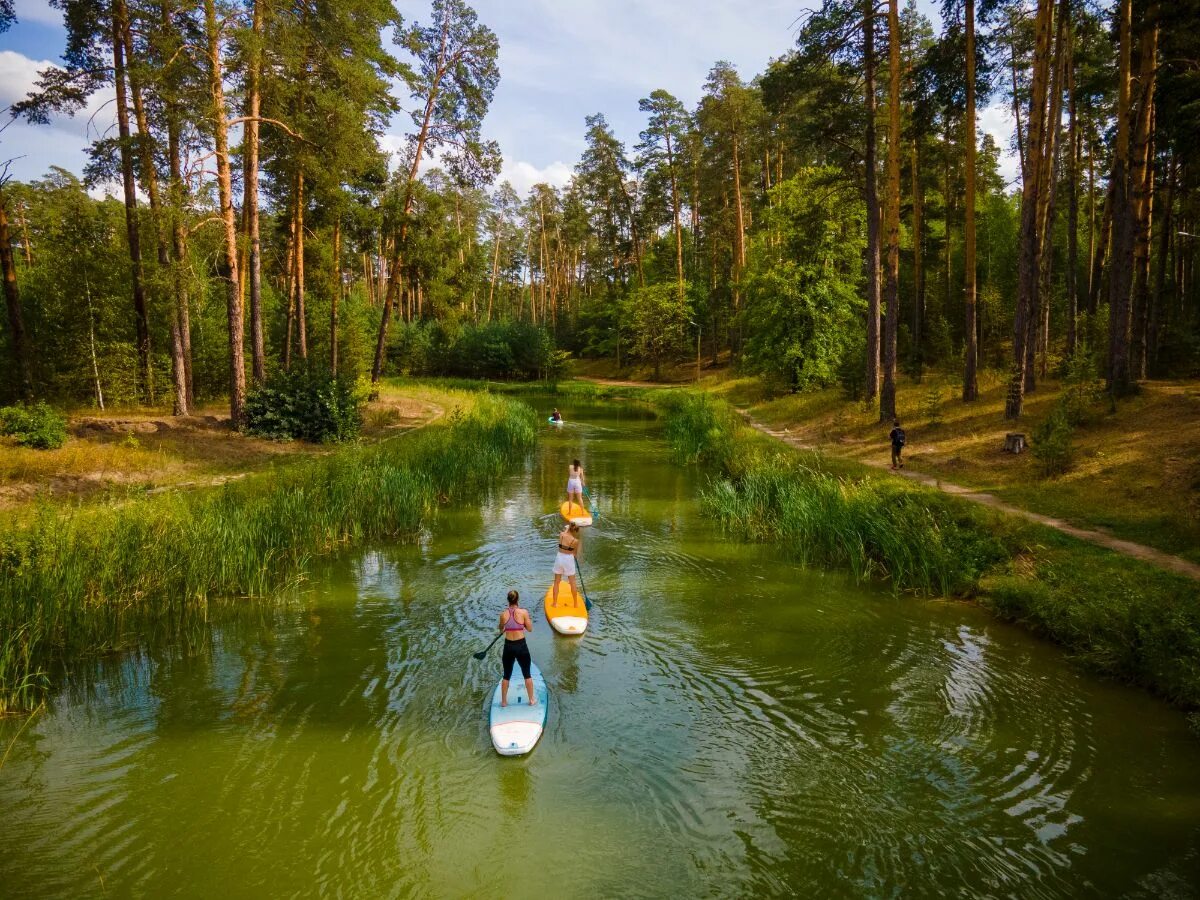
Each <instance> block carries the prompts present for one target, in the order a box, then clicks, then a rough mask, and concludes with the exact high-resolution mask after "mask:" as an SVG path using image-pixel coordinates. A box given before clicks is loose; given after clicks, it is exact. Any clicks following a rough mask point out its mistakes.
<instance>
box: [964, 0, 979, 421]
mask: <svg viewBox="0 0 1200 900" xmlns="http://www.w3.org/2000/svg"><path fill="white" fill-rule="evenodd" d="M966 31H967V35H966V36H967V114H966V121H965V122H964V129H963V147H964V149H965V150H966V151H967V153H966V160H965V167H966V172H965V173H964V174H965V176H966V193H967V196H966V211H965V212H964V213H963V296H964V300H965V303H966V310H965V313H966V314H965V316H964V319H963V332H964V336H965V338H966V347H965V348H964V361H963V392H962V398H963V400H964V401H965V402H970V401H972V400H975V399H976V398H977V397H978V396H979V379H978V376H977V372H976V370H977V368H978V366H979V340H978V332H979V326H978V325H977V324H976V321H975V0H966Z"/></svg>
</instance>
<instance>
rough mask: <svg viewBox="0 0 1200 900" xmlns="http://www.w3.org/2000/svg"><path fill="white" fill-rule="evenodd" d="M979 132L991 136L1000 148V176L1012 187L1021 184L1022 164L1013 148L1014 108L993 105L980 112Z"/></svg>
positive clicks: (1005, 104)
mask: <svg viewBox="0 0 1200 900" xmlns="http://www.w3.org/2000/svg"><path fill="white" fill-rule="evenodd" d="M978 122H979V131H980V132H981V133H986V134H990V135H991V136H992V139H993V140H995V142H996V146H997V147H999V148H1000V175H1001V176H1002V177H1003V178H1004V180H1005V182H1007V183H1008V184H1009V185H1010V186H1011V185H1013V184H1015V183H1017V182H1019V180H1020V177H1021V162H1020V159H1019V158H1018V156H1017V153H1016V151H1015V150H1013V148H1012V143H1013V136H1014V134H1015V133H1016V120H1014V119H1013V115H1012V107H1011V106H1009V105H1008V104H1007V103H1004V102H997V103H992V104H990V105H989V106H985V107H984V108H983V109H981V110H980V111H979V119H978Z"/></svg>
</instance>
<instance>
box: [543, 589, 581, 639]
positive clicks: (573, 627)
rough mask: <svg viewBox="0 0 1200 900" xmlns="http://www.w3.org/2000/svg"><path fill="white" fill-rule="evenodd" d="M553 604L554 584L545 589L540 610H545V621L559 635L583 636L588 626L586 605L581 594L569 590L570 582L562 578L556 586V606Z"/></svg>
mask: <svg viewBox="0 0 1200 900" xmlns="http://www.w3.org/2000/svg"><path fill="white" fill-rule="evenodd" d="M553 602H554V582H550V587H548V588H546V596H545V598H544V599H543V600H542V608H543V609H544V610H546V621H548V622H549V623H550V627H551V628H553V629H554V630H555V631H557V632H558V633H559V634H583V632H584V630H585V629H586V628H587V625H588V614H587V605H586V604H585V603H584V602H583V594H581V593H579V592H577V591H572V590H571V582H569V581H567V579H566V578H564V579H563V580H562V581H561V582H559V585H558V605H557V606H551V605H550V604H551V603H553Z"/></svg>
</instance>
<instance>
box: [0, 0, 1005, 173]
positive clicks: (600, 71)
mask: <svg viewBox="0 0 1200 900" xmlns="http://www.w3.org/2000/svg"><path fill="white" fill-rule="evenodd" d="M814 2H815V0H745V2H740V3H739V2H729V0H476V2H475V4H474V5H475V9H476V10H477V12H478V14H479V18H480V20H481V21H482V22H484V23H485V24H487V25H488V26H489V27H490V28H492V29H493V30H494V31H495V32H496V34H497V36H498V37H499V39H500V71H501V80H500V87H499V88H498V90H497V91H496V97H495V100H494V102H493V104H492V108H491V112H490V113H489V115H488V118H487V122H486V124H485V128H484V130H485V134H486V136H487V137H489V138H494V139H496V140H498V141H499V142H500V146H501V149H502V151H503V153H504V157H505V162H504V169H503V172H502V177H507V178H509V179H510V180H511V181H512V182H513V184H514V185H515V186H516V187H517V188H518V190H520V191H524V190H526V189H528V187H529V186H530V185H532V184H533V183H535V182H536V181H549V182H550V183H552V184H556V185H562V184H564V183H565V182H566V180H567V178H568V177H569V176H570V173H571V170H572V168H573V166H574V165H575V161H576V160H577V159H578V157H579V154H580V151H581V150H582V148H583V130H584V125H583V119H584V116H586V115H590V114H592V113H595V112H603V113H604V114H605V116H606V117H607V119H608V121H609V122H610V124H612V126H613V127H614V129H615V131H616V133H617V135H618V137H620V138H621V139H623V140H624V141H625V142H626V143H627V144H628V145H630V146H632V144H633V143H635V142H636V141H637V134H638V131H639V130H640V129H641V127H642V124H643V122H642V116H641V113H639V112H638V108H637V103H638V100H639V99H640V98H642V97H645V96H647V95H648V94H649V93H650V92H651V91H652V90H654V89H655V88H660V87H661V88H665V89H666V90H668V91H670V92H671V93H673V94H675V95H676V96H677V97H679V98H680V99H681V100H683V102H684V103H685V104H687V105H688V106H689V107H691V106H693V105H694V104H695V103H696V101H697V100H698V99H699V97H700V93H701V88H702V86H703V83H704V79H705V76H706V74H707V72H708V70H709V68H710V67H711V66H712V64H713V63H714V62H715V61H717V60H718V59H727V60H729V61H731V62H733V63H734V64H735V65H736V66H737V67H738V69H739V71H741V73H742V75H743V76H744V77H746V78H750V77H752V76H753V75H755V74H756V73H758V72H761V71H762V69H763V68H764V67H765V66H766V64H767V62H768V61H769V60H770V59H771V58H773V57H777V56H780V55H782V54H783V53H785V52H787V50H788V49H789V48H790V47H791V46H792V45H793V43H794V39H795V26H796V20H797V17H798V16H799V15H801V14H802V13H803V11H804V9H805V8H807V7H810V6H812V5H814ZM920 5H921V6H922V8H923V9H925V11H926V13H927V14H928V15H930V16H931V17H933V18H934V19H935V21H936V14H935V13H934V12H933V5H934V4H933V3H932V2H931V0H922V2H921V4H920ZM16 6H17V15H18V24H17V25H16V26H15V27H14V28H13V29H12V30H11V31H9V32H8V33H7V34H4V35H0V107H2V106H6V105H8V104H9V103H11V102H12V101H13V100H16V99H19V98H20V97H22V96H24V94H25V92H26V91H27V90H28V89H29V87H30V86H31V85H32V79H33V78H34V76H35V75H36V72H37V70H38V69H39V68H41V67H42V66H44V65H45V64H46V63H47V62H54V61H57V60H58V57H59V54H60V53H61V52H62V47H63V35H64V32H63V29H62V25H61V14H60V13H59V12H58V11H57V10H54V9H52V8H51V7H50V5H49V3H48V2H46V0H17V3H16ZM396 6H397V7H398V8H399V10H400V11H401V13H402V14H403V15H404V17H405V19H406V21H412V20H414V19H415V20H418V21H420V20H424V19H426V18H427V16H428V12H429V2H428V0H397V2H396ZM105 99H106V98H97V100H96V101H95V102H94V103H93V104H92V105H91V106H90V107H89V110H87V111H85V112H84V113H81V114H80V115H78V116H76V117H75V118H74V119H59V120H56V121H55V122H53V123H52V124H51V125H49V126H29V125H25V124H22V123H14V124H12V125H11V126H10V127H8V128H7V129H6V130H5V131H4V132H3V134H0V159H9V158H12V157H20V158H18V159H16V160H15V161H14V163H13V165H12V171H13V174H14V175H15V176H16V177H17V178H21V179H29V178H36V177H40V176H41V175H43V174H44V173H45V172H46V170H47V169H48V168H49V166H51V165H58V166H62V167H64V168H66V169H70V170H72V171H75V172H78V171H80V170H81V169H82V166H83V162H84V154H83V148H84V147H85V146H86V144H87V143H88V140H89V138H88V135H89V132H90V133H91V134H92V135H93V136H94V134H95V133H96V132H97V131H98V130H104V129H107V128H111V127H112V120H113V115H112V107H111V105H105V103H104V100H105ZM403 127H404V122H403V121H402V120H401V119H397V121H396V122H395V131H396V134H394V135H390V136H387V137H385V139H384V141H383V143H384V146H385V147H395V146H398V145H399V143H400V142H401V140H402V134H403ZM980 127H981V129H984V130H988V131H991V132H992V133H993V134H995V135H996V136H997V138H998V143H999V144H1000V146H1002V147H1004V146H1007V145H1008V135H1009V134H1010V133H1011V120H1010V119H1009V116H1008V113H1007V112H1006V111H1005V110H1004V109H1003V108H1002V107H992V108H989V109H987V110H983V111H982V113H981V116H980ZM1006 169H1007V170H1008V171H1007V172H1006V174H1008V175H1010V176H1011V175H1012V174H1014V173H1015V164H1011V165H1009V166H1006Z"/></svg>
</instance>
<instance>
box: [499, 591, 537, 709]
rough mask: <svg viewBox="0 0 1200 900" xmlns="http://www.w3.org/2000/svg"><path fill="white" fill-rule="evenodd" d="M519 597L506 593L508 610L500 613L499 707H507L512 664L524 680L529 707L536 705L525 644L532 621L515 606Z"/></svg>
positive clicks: (513, 593) (530, 660) (526, 612)
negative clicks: (501, 653)
mask: <svg viewBox="0 0 1200 900" xmlns="http://www.w3.org/2000/svg"><path fill="white" fill-rule="evenodd" d="M520 599H521V595H520V594H518V593H517V592H516V591H509V592H508V609H506V610H504V612H502V613H500V630H501V631H503V632H504V655H503V656H502V657H501V660H502V662H503V665H504V680H503V681H501V682H500V705H501V706H508V682H509V681H510V680H511V679H512V673H513V664H514V663H517V664H519V665H520V666H521V677H522V678H524V679H525V691H526V693H528V694H529V705H530V706H533V705H535V704H536V703H537V698H536V697H534V695H533V679H532V678H531V677H530V676H529V667H530V666H531V665H532V664H533V660H532V659H530V657H529V645H528V644H526V643H525V632H527V631H533V619H531V618H530V617H529V610H526V609H521V607H520V606H518V605H517V603H518V601H520Z"/></svg>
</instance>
